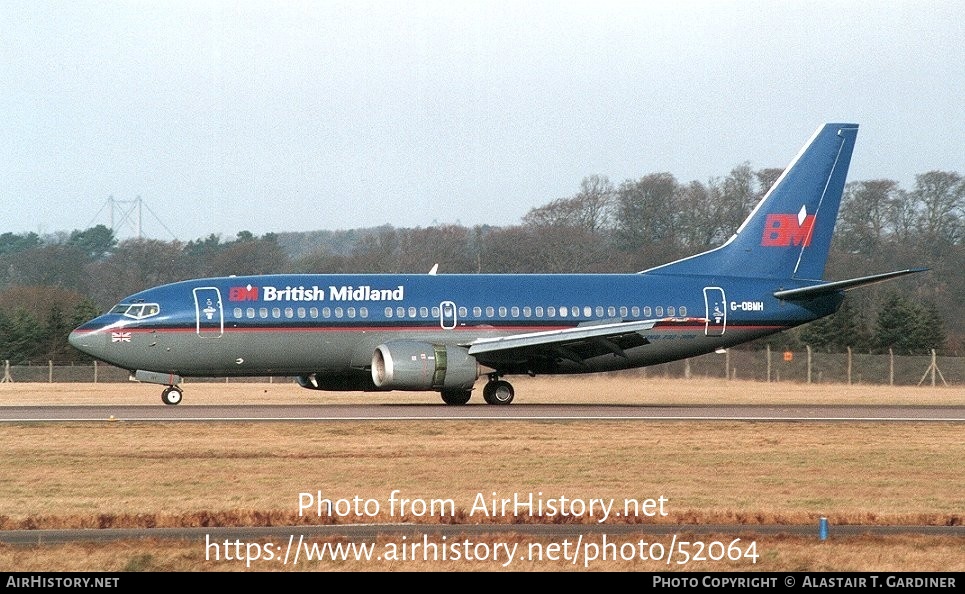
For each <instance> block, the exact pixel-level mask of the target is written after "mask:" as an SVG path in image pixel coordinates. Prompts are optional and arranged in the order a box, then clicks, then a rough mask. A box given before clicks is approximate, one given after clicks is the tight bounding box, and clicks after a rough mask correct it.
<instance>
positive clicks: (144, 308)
mask: <svg viewBox="0 0 965 594" xmlns="http://www.w3.org/2000/svg"><path fill="white" fill-rule="evenodd" d="M160 312H161V306H159V305H158V304H157V303H134V304H131V303H121V304H118V305H115V306H114V309H112V310H111V313H113V314H121V315H123V316H126V317H128V318H134V319H135V320H143V319H144V318H150V317H151V316H156V315H157V314H158V313H160Z"/></svg>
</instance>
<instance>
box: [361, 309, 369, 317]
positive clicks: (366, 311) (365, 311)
mask: <svg viewBox="0 0 965 594" xmlns="http://www.w3.org/2000/svg"><path fill="white" fill-rule="evenodd" d="M359 317H360V318H367V317H369V308H367V307H360V308H359Z"/></svg>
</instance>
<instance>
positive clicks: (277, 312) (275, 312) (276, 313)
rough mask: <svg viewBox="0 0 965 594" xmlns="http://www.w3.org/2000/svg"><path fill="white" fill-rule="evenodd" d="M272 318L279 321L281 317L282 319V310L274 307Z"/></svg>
mask: <svg viewBox="0 0 965 594" xmlns="http://www.w3.org/2000/svg"><path fill="white" fill-rule="evenodd" d="M271 317H273V318H276V319H277V318H280V317H281V308H280V307H273V308H271Z"/></svg>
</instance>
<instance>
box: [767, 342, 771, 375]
mask: <svg viewBox="0 0 965 594" xmlns="http://www.w3.org/2000/svg"><path fill="white" fill-rule="evenodd" d="M767 383H771V343H767Z"/></svg>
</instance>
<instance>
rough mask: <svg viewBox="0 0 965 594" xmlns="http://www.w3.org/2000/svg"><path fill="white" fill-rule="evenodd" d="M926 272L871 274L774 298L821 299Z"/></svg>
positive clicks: (778, 292)
mask: <svg viewBox="0 0 965 594" xmlns="http://www.w3.org/2000/svg"><path fill="white" fill-rule="evenodd" d="M926 270H928V269H927V268H909V269H907V270H896V271H894V272H885V273H883V274H873V275H871V276H862V277H860V278H852V279H849V280H843V281H834V282H830V283H822V284H820V285H813V286H810V287H801V288H800V289H787V290H785V291H775V292H774V296H775V297H777V298H778V299H784V300H785V301H804V300H807V299H813V298H815V297H821V296H822V295H828V294H831V293H837V292H838V291H847V290H848V289H854V288H856V287H863V286H865V285H873V284H875V283H880V282H883V281H886V280H891V279H893V278H897V277H899V276H905V275H906V274H912V273H915V272H924V271H926Z"/></svg>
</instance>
